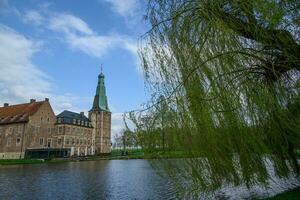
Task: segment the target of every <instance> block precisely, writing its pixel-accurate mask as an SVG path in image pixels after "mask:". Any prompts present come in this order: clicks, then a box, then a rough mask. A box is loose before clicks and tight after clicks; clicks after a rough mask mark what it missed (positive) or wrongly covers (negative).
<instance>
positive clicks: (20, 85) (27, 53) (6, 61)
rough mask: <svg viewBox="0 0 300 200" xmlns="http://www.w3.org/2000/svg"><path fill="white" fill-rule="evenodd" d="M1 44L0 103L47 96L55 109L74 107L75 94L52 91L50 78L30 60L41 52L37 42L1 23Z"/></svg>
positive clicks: (21, 101) (25, 100)
mask: <svg viewBox="0 0 300 200" xmlns="http://www.w3.org/2000/svg"><path fill="white" fill-rule="evenodd" d="M0 44H1V45H0V97H1V98H0V104H3V103H4V102H9V103H10V104H16V103H23V102H29V99H31V98H35V99H38V100H43V99H44V98H45V97H49V98H50V101H51V102H53V104H52V105H53V108H54V110H55V111H56V112H59V111H61V110H64V109H71V108H73V103H72V100H73V99H75V98H76V97H74V96H72V95H59V94H55V93H54V92H53V91H52V83H51V78H50V77H48V76H47V75H46V74H44V73H43V72H42V71H41V70H40V69H39V68H38V67H37V66H36V65H34V64H33V62H32V57H33V55H34V54H35V53H36V52H38V51H40V47H41V45H40V42H36V41H33V40H30V39H28V38H26V37H24V36H23V35H21V34H19V33H18V32H16V31H14V30H13V29H11V28H9V27H7V26H5V25H1V24H0ZM76 99H77V100H78V98H76Z"/></svg>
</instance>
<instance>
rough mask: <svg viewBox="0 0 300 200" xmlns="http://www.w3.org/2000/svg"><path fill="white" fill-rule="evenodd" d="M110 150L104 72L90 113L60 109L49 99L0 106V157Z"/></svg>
mask: <svg viewBox="0 0 300 200" xmlns="http://www.w3.org/2000/svg"><path fill="white" fill-rule="evenodd" d="M110 152H111V112H110V110H109V108H108V103H107V96H106V89H105V84H104V75H103V73H102V72H101V74H100V75H99V76H98V84H97V88H96V94H95V97H94V102H93V105H92V108H91V110H90V111H89V116H88V117H86V116H85V115H84V113H83V112H81V113H75V112H71V111H67V110H65V111H63V112H62V113H60V114H58V115H57V116H55V114H54V112H53V109H52V107H51V105H50V102H49V99H48V98H45V100H44V101H36V100H35V99H31V100H30V102H29V103H24V104H18V105H9V104H8V103H4V106H3V107H0V159H19V158H53V157H70V156H88V155H101V154H108V153H110Z"/></svg>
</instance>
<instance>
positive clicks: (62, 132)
mask: <svg viewBox="0 0 300 200" xmlns="http://www.w3.org/2000/svg"><path fill="white" fill-rule="evenodd" d="M52 137H53V138H54V140H55V141H56V143H55V146H54V147H55V148H70V149H71V156H73V155H74V156H84V155H93V151H92V150H93V139H92V128H91V127H84V126H78V125H72V124H57V133H56V134H54V135H53V136H52Z"/></svg>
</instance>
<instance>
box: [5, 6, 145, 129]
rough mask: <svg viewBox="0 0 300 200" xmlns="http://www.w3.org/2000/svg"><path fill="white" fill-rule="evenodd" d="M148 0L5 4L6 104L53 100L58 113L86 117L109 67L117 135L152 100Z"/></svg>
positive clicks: (107, 88)
mask: <svg viewBox="0 0 300 200" xmlns="http://www.w3.org/2000/svg"><path fill="white" fill-rule="evenodd" d="M144 9H145V2H144V1H143V0H90V1H86V0H77V1H74V0H64V1H58V0H56V1H40V0H26V1H20V0H0V44H1V45H0V97H1V98H0V103H1V104H3V103H4V102H9V103H10V104H16V103H24V102H28V101H29V99H30V98H35V99H37V100H42V99H44V98H45V97H49V98H50V102H51V105H52V107H53V109H54V111H55V113H56V114H58V113H59V112H60V111H62V110H66V109H67V110H72V111H76V112H80V111H85V112H87V111H88V110H89V109H90V108H91V106H92V101H93V96H94V94H95V89H96V84H97V76H98V74H99V73H100V65H101V64H103V72H104V74H105V82H106V90H107V96H108V101H109V106H110V109H111V111H112V112H113V117H112V131H113V134H116V133H117V132H118V131H120V129H121V128H122V120H121V113H122V112H124V111H129V110H132V109H136V108H138V107H139V105H140V104H142V103H143V102H145V101H146V100H147V94H146V92H145V87H144V79H143V74H142V72H141V70H140V68H139V59H138V55H137V43H138V39H139V37H140V36H141V35H142V34H143V33H145V32H146V31H147V28H148V27H147V25H146V22H145V21H144V20H143V14H144V13H145V10H144Z"/></svg>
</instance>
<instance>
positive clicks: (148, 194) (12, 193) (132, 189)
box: [0, 160, 174, 199]
mask: <svg viewBox="0 0 300 200" xmlns="http://www.w3.org/2000/svg"><path fill="white" fill-rule="evenodd" d="M172 198H174V192H173V191H172V190H171V189H170V186H169V185H168V184H167V183H166V181H164V180H162V179H161V178H160V177H158V176H157V175H156V174H155V172H154V171H153V170H152V169H151V167H150V166H149V164H148V163H147V161H144V160H114V161H90V162H74V163H63V164H43V165H18V166H5V167H0V199H172Z"/></svg>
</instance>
